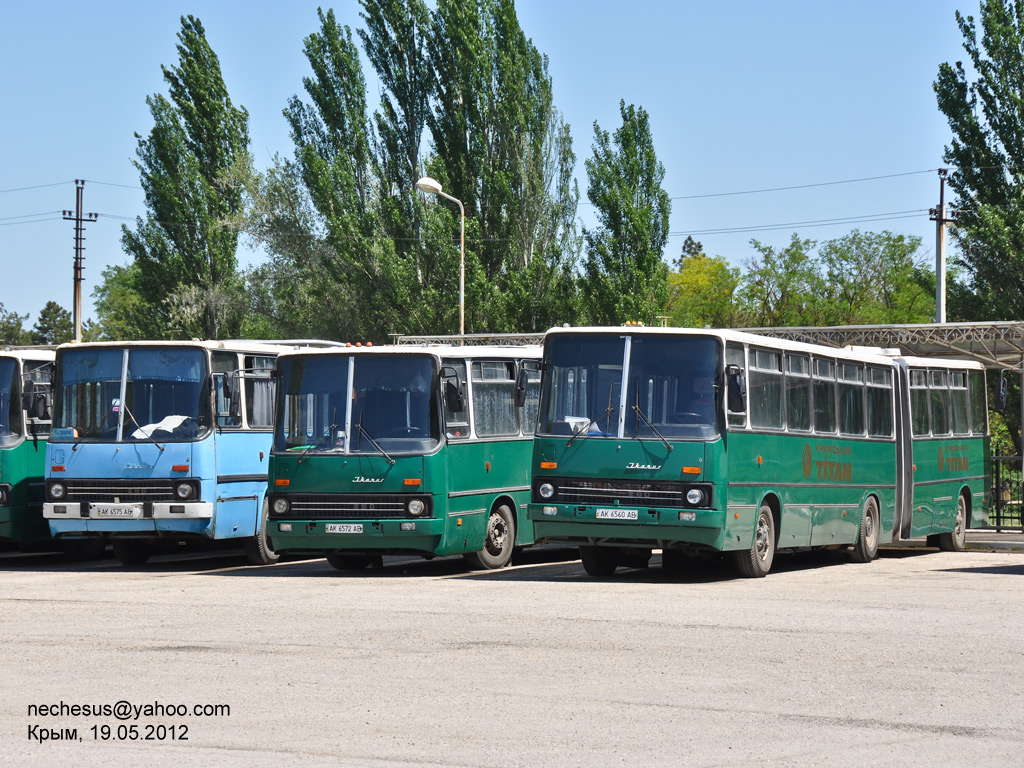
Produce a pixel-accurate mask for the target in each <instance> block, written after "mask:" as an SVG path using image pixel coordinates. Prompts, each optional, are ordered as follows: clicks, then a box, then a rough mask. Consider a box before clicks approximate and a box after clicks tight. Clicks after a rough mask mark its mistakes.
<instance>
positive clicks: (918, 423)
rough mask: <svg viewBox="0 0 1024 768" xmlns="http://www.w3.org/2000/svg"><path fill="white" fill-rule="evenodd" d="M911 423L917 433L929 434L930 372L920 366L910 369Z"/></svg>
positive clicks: (912, 429) (918, 434) (913, 430)
mask: <svg viewBox="0 0 1024 768" xmlns="http://www.w3.org/2000/svg"><path fill="white" fill-rule="evenodd" d="M910 425H911V431H912V432H913V433H914V434H915V435H917V436H922V435H927V434H928V432H929V427H928V372H927V371H924V370H922V369H920V368H912V369H911V370H910Z"/></svg>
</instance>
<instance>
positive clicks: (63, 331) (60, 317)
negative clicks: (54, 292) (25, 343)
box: [29, 301, 75, 346]
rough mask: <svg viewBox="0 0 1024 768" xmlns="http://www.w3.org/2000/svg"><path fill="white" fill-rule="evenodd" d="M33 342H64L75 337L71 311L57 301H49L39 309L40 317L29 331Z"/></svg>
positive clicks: (39, 343)
mask: <svg viewBox="0 0 1024 768" xmlns="http://www.w3.org/2000/svg"><path fill="white" fill-rule="evenodd" d="M29 336H30V337H31V340H32V343H33V344H37V345H39V346H45V345H50V344H63V343H64V342H66V341H73V340H74V338H75V327H74V321H73V320H72V318H71V313H70V312H68V311H67V310H66V309H64V308H63V307H62V306H61V305H60V304H58V303H57V302H55V301H48V302H46V305H45V306H44V307H43V308H42V309H41V310H40V311H39V317H38V318H37V319H36V323H35V325H33V326H32V330H31V332H30V333H29Z"/></svg>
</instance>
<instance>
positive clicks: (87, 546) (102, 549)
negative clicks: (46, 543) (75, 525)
mask: <svg viewBox="0 0 1024 768" xmlns="http://www.w3.org/2000/svg"><path fill="white" fill-rule="evenodd" d="M60 547H61V551H63V552H64V557H66V558H67V559H68V560H99V559H100V558H101V557H103V555H105V554H106V552H107V542H106V541H104V539H103V537H102V536H89V537H88V538H85V539H63V540H62V541H61V542H60Z"/></svg>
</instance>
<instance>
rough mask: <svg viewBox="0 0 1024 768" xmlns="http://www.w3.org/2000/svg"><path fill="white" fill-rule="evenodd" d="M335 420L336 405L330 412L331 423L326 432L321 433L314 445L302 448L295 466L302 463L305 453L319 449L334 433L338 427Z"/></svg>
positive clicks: (336, 416) (336, 417) (336, 414)
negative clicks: (332, 411)
mask: <svg viewBox="0 0 1024 768" xmlns="http://www.w3.org/2000/svg"><path fill="white" fill-rule="evenodd" d="M337 420H338V408H337V406H335V408H334V413H332V414H331V425H330V426H329V427H328V428H327V434H325V435H323V436H322V437H321V438H320V440H319V441H318V442H317V443H316V445H311V446H309V447H308V448H306V450H304V451H303V452H302V455H301V456H299V459H298V461H296V462H295V465H296V466H298V465H299V464H301V463H302V461H303V459H305V458H306V454H307V453H309V452H310V451H316V450H319V449H320V446H322V445H323V444H324V443H325V442H327V441H328V440H330V439H331V436H332V435H334V433H335V431H336V430H337V429H338V425H337V423H336V422H337Z"/></svg>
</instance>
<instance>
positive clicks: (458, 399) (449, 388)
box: [444, 379, 466, 413]
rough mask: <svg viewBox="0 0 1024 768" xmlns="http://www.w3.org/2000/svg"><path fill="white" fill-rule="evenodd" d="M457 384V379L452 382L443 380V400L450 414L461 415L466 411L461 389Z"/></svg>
mask: <svg viewBox="0 0 1024 768" xmlns="http://www.w3.org/2000/svg"><path fill="white" fill-rule="evenodd" d="M457 382H458V379H456V380H454V381H453V380H452V379H445V380H444V400H445V403H447V405H448V410H449V411H450V412H451V413H461V412H462V411H464V410H466V402H465V400H466V399H465V397H464V396H463V394H462V388H461V387H460V386H459V385H458V383H457Z"/></svg>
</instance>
